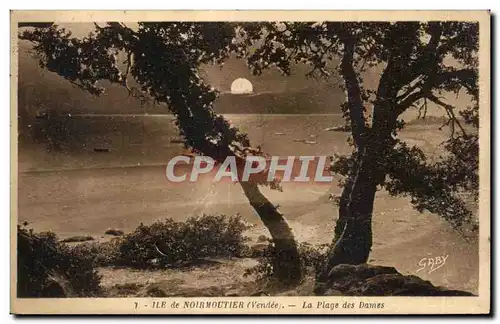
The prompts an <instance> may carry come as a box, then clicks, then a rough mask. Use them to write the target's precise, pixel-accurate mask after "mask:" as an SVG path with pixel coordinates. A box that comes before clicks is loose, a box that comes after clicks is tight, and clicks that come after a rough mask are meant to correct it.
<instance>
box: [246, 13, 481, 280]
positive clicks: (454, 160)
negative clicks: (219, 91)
mask: <svg viewBox="0 0 500 324" xmlns="http://www.w3.org/2000/svg"><path fill="white" fill-rule="evenodd" d="M238 31H239V37H238V40H239V49H240V55H242V56H246V57H247V61H248V63H249V65H250V67H251V68H252V71H253V72H254V73H255V74H260V73H261V72H262V70H263V69H266V68H269V67H271V66H275V67H277V68H279V69H280V70H281V71H282V72H283V73H284V74H290V73H291V71H292V68H293V65H294V64H296V63H305V64H309V65H310V66H311V67H312V69H311V71H310V72H309V75H310V76H322V77H329V76H330V75H331V74H332V73H337V74H338V75H340V76H341V77H342V78H343V81H344V82H343V87H344V90H345V92H346V101H345V103H344V104H343V105H342V110H343V112H344V118H345V119H346V121H347V124H348V125H350V129H351V137H350V142H351V144H352V145H353V147H354V148H353V152H352V154H351V155H350V156H343V157H340V158H339V159H338V160H337V162H336V163H335V164H334V165H333V167H332V170H333V171H335V172H338V173H340V174H342V175H344V176H346V180H345V182H344V183H343V191H342V194H341V196H340V197H338V203H339V218H338V220H337V223H336V227H335V238H334V240H333V242H335V245H334V247H333V248H332V250H331V252H330V255H329V259H328V262H327V265H326V267H325V270H324V272H323V273H322V275H323V276H324V275H326V274H327V273H328V271H329V270H330V269H331V268H332V267H333V266H335V265H337V264H340V263H350V264H359V263H365V262H367V260H368V256H369V253H370V250H371V247H372V213H373V206H374V200H375V193H376V191H377V189H378V188H385V189H387V190H388V191H389V193H391V194H393V195H409V196H410V197H411V202H412V204H413V205H414V207H416V208H417V209H418V210H420V211H422V210H424V209H427V210H429V211H431V212H433V213H437V214H439V215H441V216H442V217H444V218H445V219H446V220H447V221H449V222H450V223H451V224H452V225H453V227H454V228H455V229H458V230H461V229H462V228H463V225H464V224H474V220H473V215H472V212H471V211H470V210H469V209H468V208H467V205H466V203H465V202H464V201H463V200H462V199H461V197H460V193H461V192H464V191H473V192H474V196H475V198H476V199H477V192H478V134H477V128H478V126H479V123H478V57H477V52H478V46H479V45H478V42H479V41H478V38H479V26H478V23H475V22H454V21H450V22H394V23H392V22H319V23H318V22H316V23H315V22H293V23H292V22H276V23H274V22H272V23H271V22H264V23H243V24H240V26H239V29H238ZM248 49H251V51H249V50H248ZM339 62H340V63H339ZM375 73H380V78H379V80H378V87H377V88H376V89H370V88H369V87H365V86H364V84H363V78H364V76H366V75H369V74H370V75H375ZM446 93H454V94H456V95H457V96H458V94H459V93H460V94H465V95H467V96H468V98H470V105H469V106H463V107H459V108H460V110H459V111H457V109H456V107H454V106H453V105H452V104H450V103H449V102H446V101H445V100H444V99H443V98H442V97H441V95H442V94H446ZM428 103H433V104H435V105H437V106H439V107H441V108H443V110H444V112H445V114H446V116H447V121H446V125H447V126H449V127H450V130H451V131H450V137H449V139H448V140H447V142H446V143H445V150H446V154H444V155H443V157H442V159H440V160H439V162H437V163H435V164H431V163H430V162H429V161H428V160H427V159H426V157H425V155H424V153H423V152H422V150H420V149H419V148H417V147H410V146H408V145H407V144H406V143H405V142H404V141H402V140H401V139H399V138H398V137H397V134H398V132H399V131H400V130H401V129H402V128H404V126H405V124H404V121H403V120H401V114H402V113H403V112H405V111H407V110H408V109H412V108H416V109H419V111H420V112H421V115H422V117H425V114H426V110H427V104H428ZM460 117H462V118H460ZM464 124H468V125H464ZM470 126H472V127H470ZM473 227H475V228H477V225H473ZM323 279H324V278H323Z"/></svg>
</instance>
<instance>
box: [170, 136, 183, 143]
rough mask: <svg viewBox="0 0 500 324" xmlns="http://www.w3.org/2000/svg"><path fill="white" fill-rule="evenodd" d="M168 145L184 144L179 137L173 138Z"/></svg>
mask: <svg viewBox="0 0 500 324" xmlns="http://www.w3.org/2000/svg"><path fill="white" fill-rule="evenodd" d="M170 143H175V144H184V139H183V138H180V137H174V138H171V139H170Z"/></svg>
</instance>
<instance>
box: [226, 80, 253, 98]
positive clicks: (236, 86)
mask: <svg viewBox="0 0 500 324" xmlns="http://www.w3.org/2000/svg"><path fill="white" fill-rule="evenodd" d="M252 92H253V86H252V83H251V82H250V81H248V80H247V79H245V78H238V79H236V80H234V81H233V83H231V93H233V94H242V93H252Z"/></svg>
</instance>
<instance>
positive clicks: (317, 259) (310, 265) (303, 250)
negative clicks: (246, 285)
mask: <svg viewBox="0 0 500 324" xmlns="http://www.w3.org/2000/svg"><path fill="white" fill-rule="evenodd" d="M329 247H330V244H318V245H312V244H309V243H306V242H304V243H300V244H299V245H298V251H299V256H300V263H301V267H302V269H303V270H305V271H308V272H313V273H315V272H318V270H320V267H322V266H323V264H324V262H325V260H326V254H327V252H328V248H329ZM275 257H276V252H275V249H274V243H273V242H272V241H271V242H270V243H269V244H268V245H267V247H266V248H265V249H264V251H263V253H262V254H261V257H260V258H259V261H258V263H257V265H255V266H254V267H252V268H249V269H246V270H245V274H244V275H245V276H250V275H255V276H256V279H257V280H258V281H267V280H271V279H273V278H274V269H273V260H274V258H275Z"/></svg>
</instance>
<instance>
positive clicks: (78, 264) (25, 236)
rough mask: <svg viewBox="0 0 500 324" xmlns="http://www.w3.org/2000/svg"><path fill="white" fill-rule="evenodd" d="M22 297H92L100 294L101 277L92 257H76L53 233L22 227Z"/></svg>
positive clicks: (19, 252) (19, 277) (19, 278)
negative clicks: (37, 231) (36, 231)
mask: <svg viewBox="0 0 500 324" xmlns="http://www.w3.org/2000/svg"><path fill="white" fill-rule="evenodd" d="M17 269H18V271H17V294H18V297H21V298H22V297H89V296H96V295H98V293H100V280H101V278H100V276H99V275H98V273H97V270H96V269H95V268H94V264H93V258H92V257H91V256H90V255H81V254H76V253H74V251H73V250H72V249H71V248H70V247H69V246H68V245H66V244H63V243H60V242H58V240H57V236H56V235H55V234H54V233H51V232H42V233H38V234H36V233H34V232H33V230H32V229H29V230H27V229H25V228H21V227H20V226H18V231H17Z"/></svg>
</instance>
